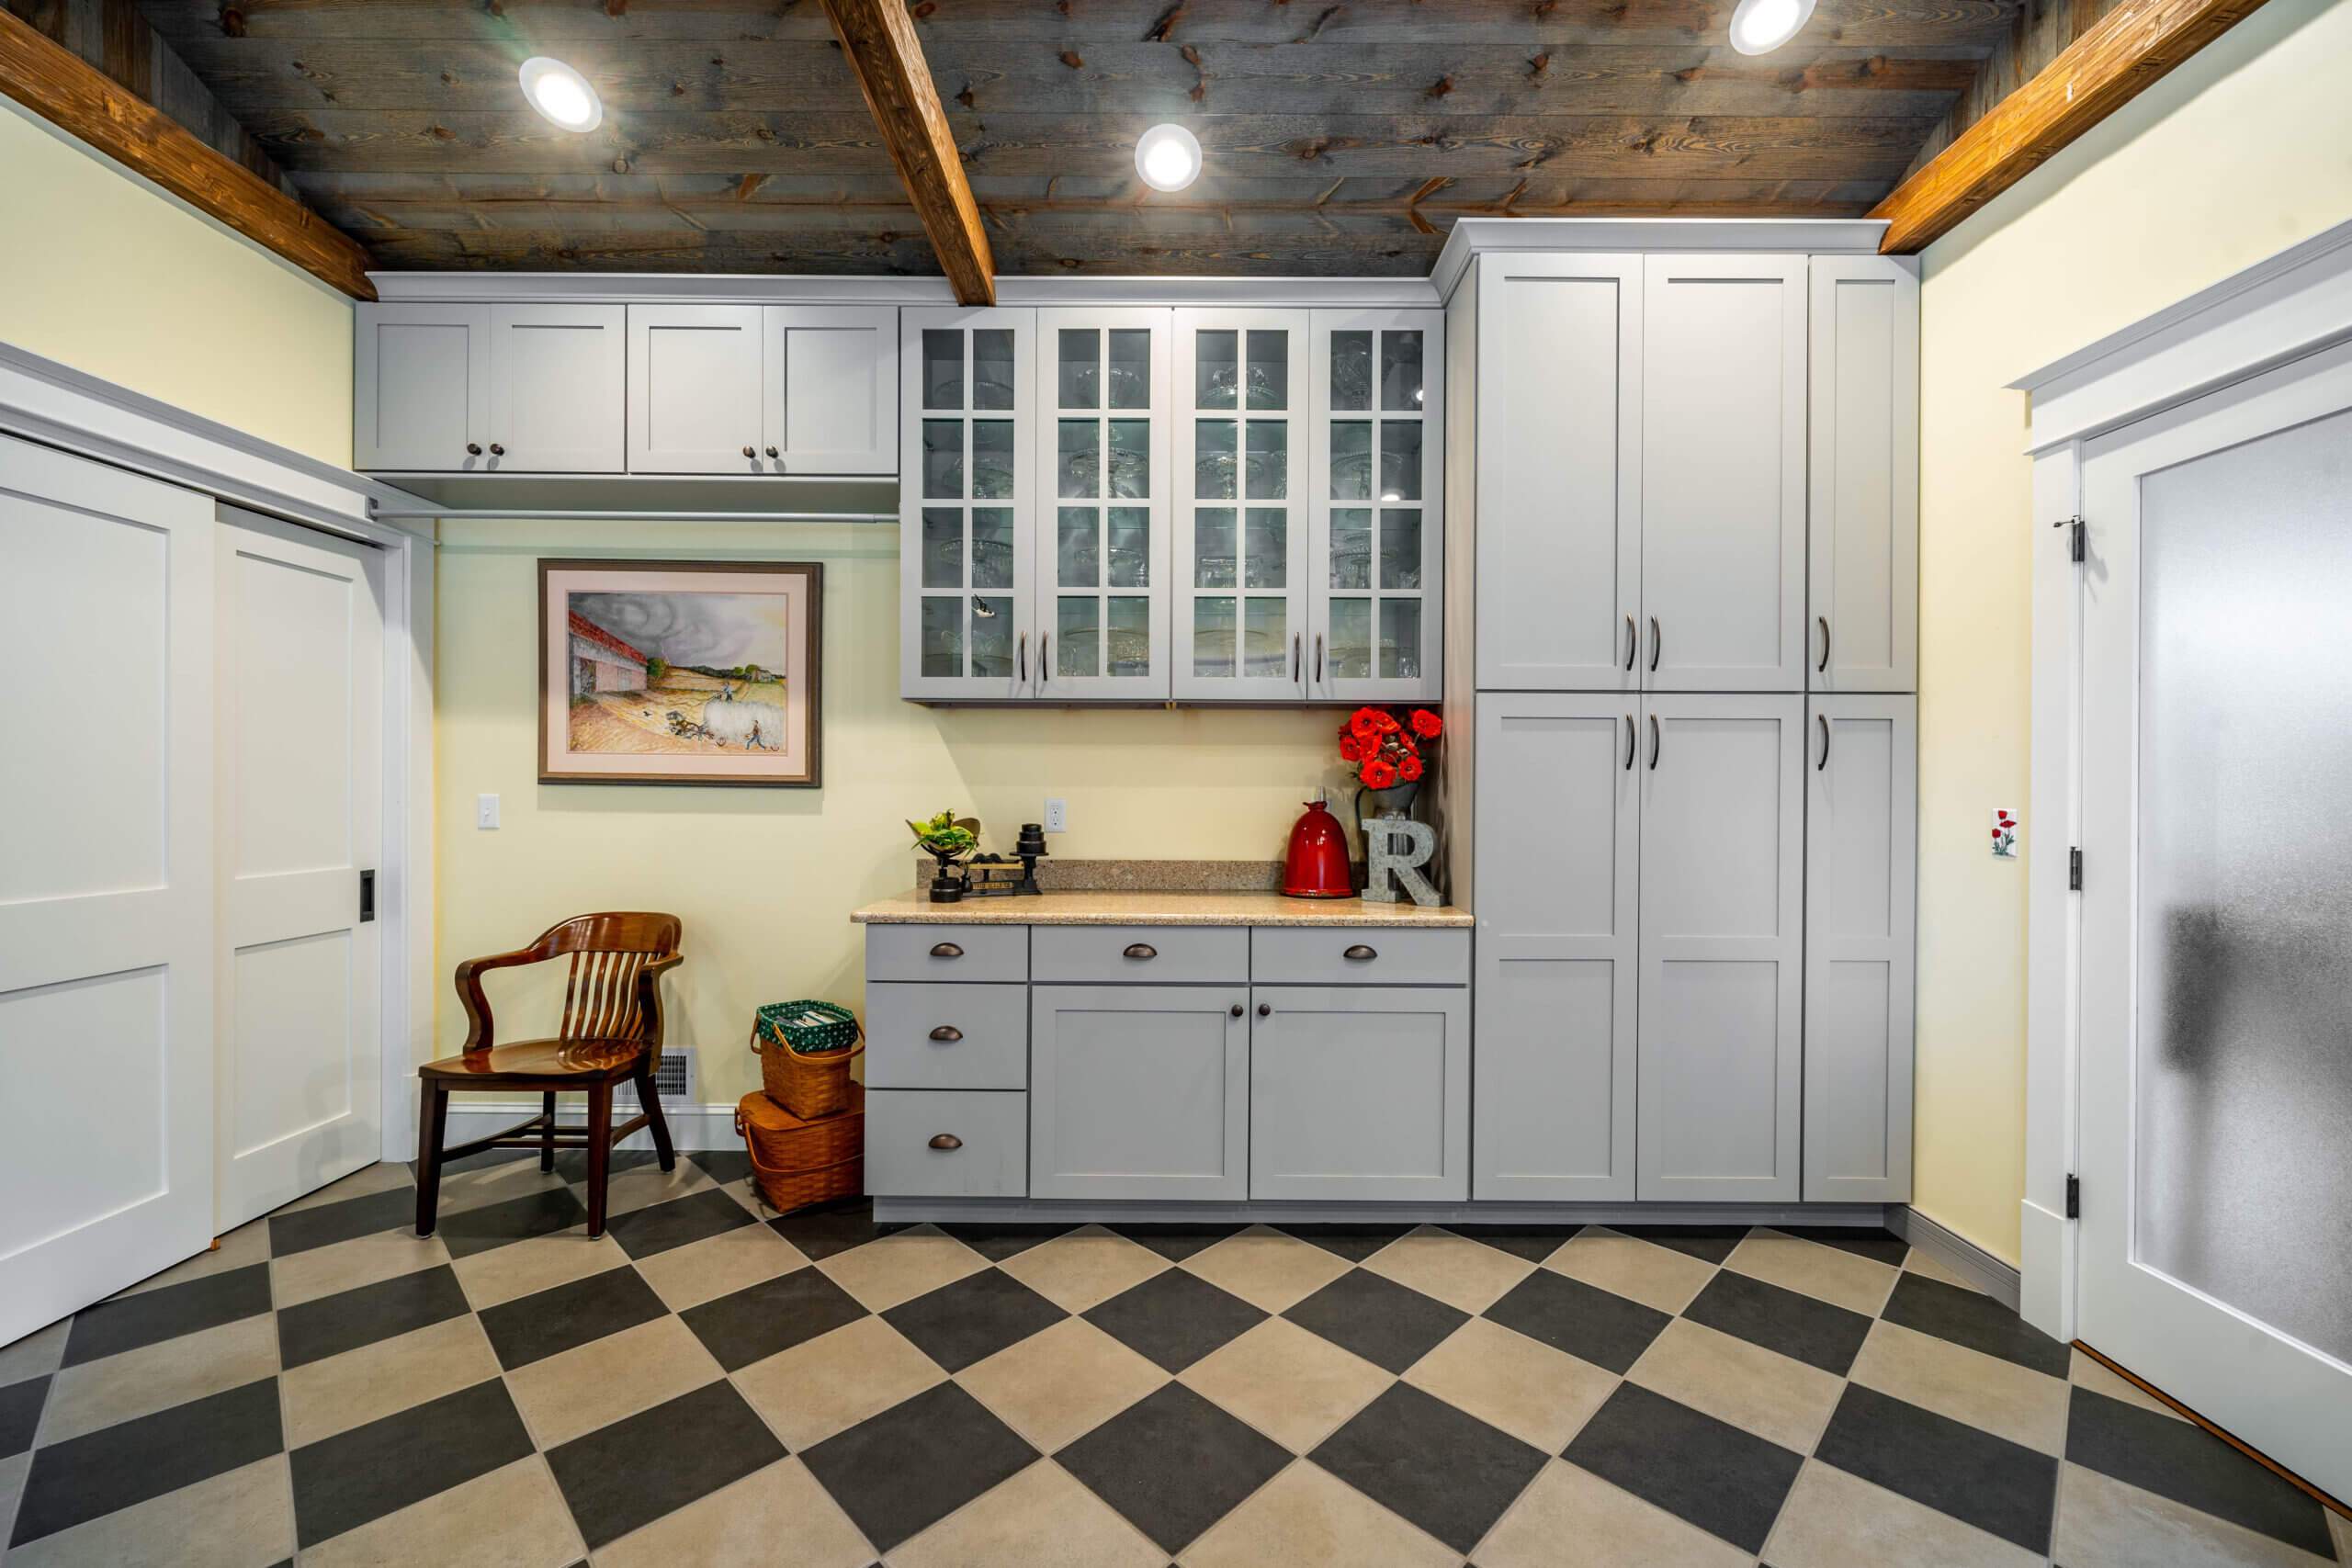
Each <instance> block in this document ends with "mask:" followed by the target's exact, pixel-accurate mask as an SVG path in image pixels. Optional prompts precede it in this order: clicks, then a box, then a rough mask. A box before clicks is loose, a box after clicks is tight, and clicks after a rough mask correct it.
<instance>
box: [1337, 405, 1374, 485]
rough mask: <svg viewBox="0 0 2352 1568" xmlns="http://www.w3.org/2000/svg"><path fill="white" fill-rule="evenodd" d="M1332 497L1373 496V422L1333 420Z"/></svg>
mask: <svg viewBox="0 0 2352 1568" xmlns="http://www.w3.org/2000/svg"><path fill="white" fill-rule="evenodd" d="M1331 499H1332V500H1333V501H1370V500H1371V499H1372V422H1371V421H1370V420H1365V419H1335V420H1333V421H1332V422H1331Z"/></svg>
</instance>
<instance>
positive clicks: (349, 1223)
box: [269, 1187, 416, 1258]
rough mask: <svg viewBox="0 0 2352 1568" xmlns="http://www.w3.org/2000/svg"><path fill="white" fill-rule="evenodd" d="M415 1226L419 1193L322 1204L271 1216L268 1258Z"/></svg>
mask: <svg viewBox="0 0 2352 1568" xmlns="http://www.w3.org/2000/svg"><path fill="white" fill-rule="evenodd" d="M413 1224H416V1190H415V1189H414V1188H413V1187H402V1188H401V1189H399V1190H396V1191H391V1192H370V1193H368V1195H367V1196H366V1197H364V1198H346V1199H345V1200H344V1201H342V1202H339V1203H322V1204H320V1205H319V1206H318V1207H317V1208H315V1209H297V1210H296V1211H294V1213H290V1214H272V1215H270V1216H269V1255H270V1256H271V1257H272V1258H291V1257H292V1256H293V1255H294V1254H296V1253H298V1252H308V1251H310V1250H311V1248H312V1247H333V1246H334V1244H335V1243H336V1242H339V1241H350V1240H353V1239H355V1238H356V1237H358V1236H363V1235H375V1234H377V1233H378V1232H379V1231H389V1230H398V1229H400V1228H401V1226H403V1225H413Z"/></svg>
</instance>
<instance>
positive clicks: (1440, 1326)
mask: <svg viewBox="0 0 2352 1568" xmlns="http://www.w3.org/2000/svg"><path fill="white" fill-rule="evenodd" d="M1283 1316H1284V1317H1286V1318H1288V1319H1290V1321H1291V1322H1293V1323H1295V1324H1296V1325H1299V1326H1300V1327H1301V1328H1304V1329H1306V1330H1308V1331H1309V1332H1311V1333H1315V1334H1319V1335H1321V1336H1322V1337H1324V1338H1326V1339H1329V1341H1330V1342H1331V1343H1332V1344H1334V1345H1337V1346H1339V1347H1340V1348H1341V1349H1343V1350H1352V1351H1354V1352H1355V1353H1356V1354H1357V1355H1359V1356H1362V1357H1363V1359H1365V1360H1367V1361H1370V1362H1371V1363H1372V1364H1373V1365H1374V1366H1375V1367H1383V1368H1385V1369H1386V1370H1388V1371H1392V1372H1397V1373H1400V1374H1401V1373H1402V1372H1403V1371H1405V1369H1406V1368H1408V1367H1409V1366H1411V1365H1412V1364H1413V1363H1414V1362H1415V1361H1418V1360H1419V1359H1421V1358H1422V1357H1423V1356H1426V1355H1428V1354H1429V1352H1430V1348H1431V1347H1432V1346H1434V1345H1436V1343H1437V1342H1438V1341H1439V1340H1441V1339H1442V1338H1444V1337H1446V1336H1447V1335H1449V1334H1451V1333H1453V1331H1454V1330H1455V1329H1457V1328H1459V1327H1461V1326H1462V1325H1464V1324H1465V1323H1467V1322H1469V1321H1470V1314H1468V1313H1466V1312H1464V1311H1462V1310H1461V1309H1460V1308H1459V1307H1452V1306H1448V1305H1447V1304H1446V1303H1443V1302H1441V1301H1437V1300H1434V1299H1432V1298H1431V1297H1429V1296H1425V1295H1423V1294H1421V1292H1419V1291H1415V1290H1410V1289H1408V1288H1407V1287H1405V1286H1403V1285H1400V1284H1398V1283H1397V1281H1396V1280H1388V1279H1384V1278H1382V1277H1381V1276H1380V1275H1378V1274H1374V1273H1371V1272H1369V1271H1367V1270H1365V1269H1349V1270H1348V1271H1347V1272H1346V1273H1344V1274H1342V1275H1340V1277H1339V1278H1338V1279H1336V1280H1332V1281H1331V1282H1330V1283H1329V1284H1328V1285H1326V1286H1324V1287H1323V1288H1322V1289H1321V1290H1319V1291H1317V1292H1315V1293H1314V1294H1313V1295H1311V1296H1309V1297H1307V1298H1306V1300H1305V1301H1302V1302H1298V1303H1294V1304H1293V1305H1292V1307H1291V1309H1290V1310H1289V1311H1288V1312H1285V1313H1283Z"/></svg>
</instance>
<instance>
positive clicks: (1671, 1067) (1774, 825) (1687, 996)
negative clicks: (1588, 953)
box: [1481, 694, 1804, 1201]
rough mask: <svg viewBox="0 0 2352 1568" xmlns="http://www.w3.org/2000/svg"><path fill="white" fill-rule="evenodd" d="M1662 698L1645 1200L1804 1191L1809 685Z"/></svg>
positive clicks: (1655, 759)
mask: <svg viewBox="0 0 2352 1568" xmlns="http://www.w3.org/2000/svg"><path fill="white" fill-rule="evenodd" d="M1645 708H1646V712H1645V715H1644V726H1643V728H1644V729H1645V733H1644V735H1643V736H1642V737H1641V738H1640V739H1641V742H1642V745H1643V753H1642V755H1641V758H1640V759H1639V767H1638V769H1637V771H1638V772H1639V773H1640V775H1641V792H1642V801H1641V845H1642V848H1641V995H1640V1001H1639V1017H1640V1025H1639V1032H1640V1077H1641V1092H1640V1095H1639V1116H1638V1122H1639V1131H1638V1134H1637V1139H1636V1143H1637V1151H1638V1152H1637V1165H1638V1168H1639V1179H1638V1181H1637V1183H1636V1190H1635V1196H1637V1197H1639V1198H1642V1199H1645V1200H1648V1199H1690V1200H1698V1201H1726V1200H1727V1201H1754V1200H1770V1201H1784V1200H1792V1199H1794V1198H1795V1197H1796V1196H1797V1195H1798V1129H1799V1122H1800V1103H1799V1101H1800V1088H1801V1069H1802V1057H1803V1049H1802V1043H1801V1040H1800V1036H1799V1028H1800V1023H1801V1019H1800V998H1801V995H1802V989H1801V987H1802V976H1801V974H1800V972H1799V966H1800V962H1801V957H1802V949H1803V945H1804V931H1803V902H1804V900H1803V890H1804V781H1803V777H1802V775H1801V773H1800V770H1801V769H1802V767H1803V766H1804V757H1803V744H1802V734H1801V732H1802V730H1803V728H1804V722H1803V721H1804V698H1803V697H1802V696H1799V695H1795V694H1790V695H1785V696H1783V695H1778V694H1774V695H1761V694H1727V695H1726V694H1710V695H1695V694H1655V695H1652V696H1650V697H1648V698H1646V699H1645ZM1481 765H1482V769H1483V765H1484V759H1483V758H1482V759H1481ZM1555 819H1556V814H1555ZM1486 820H1487V823H1488V824H1489V826H1488V827H1487V831H1489V832H1491V831H1493V830H1494V829H1493V827H1492V825H1491V824H1492V823H1493V820H1494V819H1493V818H1487V819H1486ZM1482 884H1483V885H1484V886H1488V887H1491V886H1492V885H1491V884H1484V883H1483V878H1482ZM1484 896H1485V897H1492V894H1491V893H1487V894H1486V895H1484Z"/></svg>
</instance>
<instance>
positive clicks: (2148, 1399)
mask: <svg viewBox="0 0 2352 1568" xmlns="http://www.w3.org/2000/svg"><path fill="white" fill-rule="evenodd" d="M2072 1354H2073V1357H2074V1359H2073V1360H2072V1361H2071V1362H2069V1363H2068V1370H2067V1376H2068V1377H2069V1378H2070V1379H2071V1380H2072V1381H2073V1382H2074V1383H2075V1386H2076V1387H2077V1388H2086V1389H2089V1390H2090V1391H2091V1392H2092V1393H2103V1394H2105V1395H2107V1397H2108V1398H2109V1399H2120V1400H2121V1401H2122V1402H2123V1403H2124V1404H2136V1405H2138V1406H2139V1407H2140V1408H2141V1409H2143V1410H2153V1411H2154V1412H2155V1413H2156V1414H2157V1415H2159V1416H2171V1417H2172V1418H2173V1419H2174V1420H2176V1421H2186V1420H2188V1416H2183V1415H2182V1414H2181V1413H2180V1412H2179V1411H2177V1410H2175V1409H2174V1408H2173V1407H2172V1406H2171V1405H2169V1404H2165V1402H2164V1401H2163V1400H2161V1399H2158V1398H2157V1397H2156V1396H2155V1395H2154V1394H2153V1393H2149V1392H2148V1391H2147V1390H2146V1389H2143V1388H2142V1387H2141V1386H2140V1385H2139V1384H2138V1383H2136V1382H2132V1381H2131V1379H2130V1378H2127V1377H2124V1376H2122V1375H2121V1374H2120V1373H2117V1372H2112V1371H2109V1370H2108V1369H2107V1366H2106V1364H2105V1363H2104V1362H2101V1361H2098V1360H2095V1359H2092V1358H2090V1357H2088V1356H2086V1355H2084V1354H2083V1353H2082V1352H2081V1351H2080V1350H2076V1351H2074V1352H2073V1353H2072Z"/></svg>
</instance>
